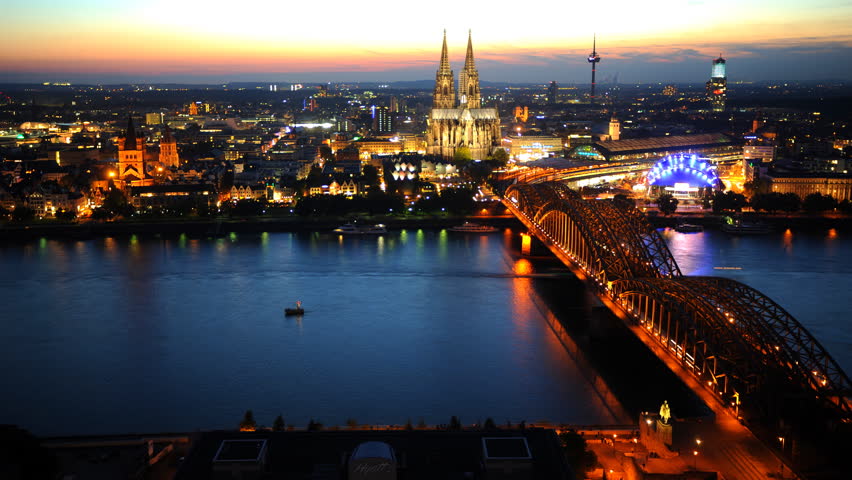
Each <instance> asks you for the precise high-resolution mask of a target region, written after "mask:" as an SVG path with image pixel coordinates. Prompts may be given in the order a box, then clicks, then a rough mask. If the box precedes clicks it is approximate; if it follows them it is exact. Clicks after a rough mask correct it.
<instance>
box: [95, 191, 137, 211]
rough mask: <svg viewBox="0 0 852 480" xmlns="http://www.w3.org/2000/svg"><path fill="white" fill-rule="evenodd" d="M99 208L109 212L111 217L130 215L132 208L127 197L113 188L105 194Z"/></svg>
mask: <svg viewBox="0 0 852 480" xmlns="http://www.w3.org/2000/svg"><path fill="white" fill-rule="evenodd" d="M101 207H102V208H103V209H104V210H106V211H107V212H109V214H110V216H112V217H116V216H119V215H131V214H132V213H133V206H132V205H130V202H128V201H127V195H125V194H124V192H123V191H122V190H120V189H118V188H113V189H111V190H110V191H108V192H107V194H106V195H105V196H104V202H103V204H101Z"/></svg>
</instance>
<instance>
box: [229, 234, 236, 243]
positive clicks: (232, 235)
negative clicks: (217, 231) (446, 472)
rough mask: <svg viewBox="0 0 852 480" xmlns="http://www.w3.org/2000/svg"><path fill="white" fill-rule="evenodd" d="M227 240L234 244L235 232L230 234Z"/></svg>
mask: <svg viewBox="0 0 852 480" xmlns="http://www.w3.org/2000/svg"><path fill="white" fill-rule="evenodd" d="M228 238H229V239H230V240H231V241H232V242H236V241H237V232H231V234H230V235H228Z"/></svg>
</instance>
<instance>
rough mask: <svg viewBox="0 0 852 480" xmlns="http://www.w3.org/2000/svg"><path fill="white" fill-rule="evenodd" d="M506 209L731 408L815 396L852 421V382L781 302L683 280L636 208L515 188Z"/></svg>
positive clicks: (741, 288)
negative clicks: (780, 394)
mask: <svg viewBox="0 0 852 480" xmlns="http://www.w3.org/2000/svg"><path fill="white" fill-rule="evenodd" d="M503 203H504V204H505V205H506V206H507V207H508V208H509V210H510V211H511V212H512V213H513V214H515V216H517V217H518V218H519V219H520V220H521V221H522V222H523V223H524V224H525V225H526V227H527V228H528V229H529V231H530V233H532V234H533V235H535V236H536V237H537V238H538V239H539V240H540V241H541V242H542V243H544V245H545V246H547V247H548V248H549V249H550V250H551V251H552V252H553V253H554V254H556V256H557V257H559V258H560V259H561V260H562V261H563V263H565V264H566V265H567V266H568V267H569V268H571V269H572V270H573V271H574V272H575V273H576V274H577V275H578V276H579V277H580V278H581V279H584V280H586V281H587V283H588V284H589V285H590V286H591V287H592V288H593V289H594V291H595V293H596V294H597V295H598V296H599V297H601V298H602V299H604V300H608V301H607V303H608V304H609V305H610V306H611V307H612V308H614V309H616V310H618V311H619V312H620V313H622V314H623V316H624V318H626V319H627V321H628V322H630V323H631V324H633V325H635V326H639V327H641V329H642V330H643V331H644V332H646V333H647V335H649V336H650V337H652V338H653V339H654V340H655V341H656V342H658V343H659V344H660V345H661V346H663V347H664V349H665V351H666V352H667V353H668V355H669V356H670V357H672V358H673V359H674V360H676V361H677V362H678V363H679V364H680V365H681V366H682V367H683V368H684V369H686V370H687V371H689V372H691V374H692V375H694V376H695V377H696V378H697V379H699V380H700V381H701V384H702V385H704V386H705V388H707V389H708V390H710V391H711V392H712V393H713V394H714V395H716V397H717V398H718V399H719V400H720V401H721V402H722V404H723V405H725V406H728V407H735V408H737V409H739V404H740V402H742V403H743V404H744V405H749V406H750V407H752V409H751V411H754V409H755V408H756V411H757V412H766V411H767V410H768V409H769V407H768V406H767V405H765V404H764V403H765V401H766V398H767V392H772V391H777V389H778V386H779V384H780V385H781V386H782V388H783V390H784V393H785V394H787V395H794V396H795V395H812V396H813V397H815V398H816V399H817V400H818V401H819V404H820V405H822V406H823V407H824V410H825V411H826V413H828V414H830V416H831V417H833V418H835V419H837V420H839V421H841V422H845V423H850V422H852V382H850V380H849V377H848V376H847V375H846V374H845V373H844V372H843V370H842V369H841V368H840V367H839V366H838V365H837V362H835V361H834V359H833V358H831V356H830V355H829V354H828V352H827V351H826V350H825V349H824V348H823V347H822V345H820V344H819V342H818V341H817V340H816V339H815V338H814V337H813V336H812V335H811V334H810V333H809V332H808V331H807V330H806V329H805V328H804V327H803V326H802V325H801V324H800V323H799V322H798V321H796V319H795V318H793V317H792V316H791V315H790V314H789V313H787V312H786V311H785V310H784V309H783V308H782V307H781V306H779V305H778V304H777V303H775V302H774V301H772V300H771V299H770V298H769V297H767V296H766V295H764V294H762V293H760V292H759V291H757V290H755V289H754V288H751V287H749V286H748V285H745V284H743V283H740V282H737V281H734V280H730V279H726V278H721V277H689V276H684V275H682V274H681V271H680V269H679V268H678V266H677V263H676V262H675V260H674V258H673V257H672V254H671V252H670V251H669V249H668V247H667V246H666V244H665V242H664V240H663V239H662V237H661V236H660V235H659V233H658V232H657V231H656V230H655V229H654V228H652V227H651V225H650V224H649V223H648V221H647V220H646V219H645V217H644V215H642V214H641V213H640V212H639V211H638V210H636V209H635V208H632V207H629V206H622V205H618V204H617V203H615V202H613V201H608V200H585V199H583V198H582V197H581V196H580V195H579V194H578V193H577V192H575V191H573V190H571V189H570V188H568V187H567V186H565V185H564V184H561V183H554V182H547V183H538V184H516V185H512V186H511V187H509V188H508V189H507V190H506V193H505V196H504V199H503Z"/></svg>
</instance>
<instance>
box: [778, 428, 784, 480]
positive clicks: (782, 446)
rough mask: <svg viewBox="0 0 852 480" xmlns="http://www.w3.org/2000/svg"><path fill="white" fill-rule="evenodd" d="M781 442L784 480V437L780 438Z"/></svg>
mask: <svg viewBox="0 0 852 480" xmlns="http://www.w3.org/2000/svg"><path fill="white" fill-rule="evenodd" d="M778 441H779V442H781V480H784V437H778Z"/></svg>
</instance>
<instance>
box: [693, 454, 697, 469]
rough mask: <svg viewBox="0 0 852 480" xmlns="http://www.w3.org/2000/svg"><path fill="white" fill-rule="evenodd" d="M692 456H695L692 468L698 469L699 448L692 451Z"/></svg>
mask: <svg viewBox="0 0 852 480" xmlns="http://www.w3.org/2000/svg"><path fill="white" fill-rule="evenodd" d="M692 458H693V462H692V469H693V470H698V450H693V451H692Z"/></svg>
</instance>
